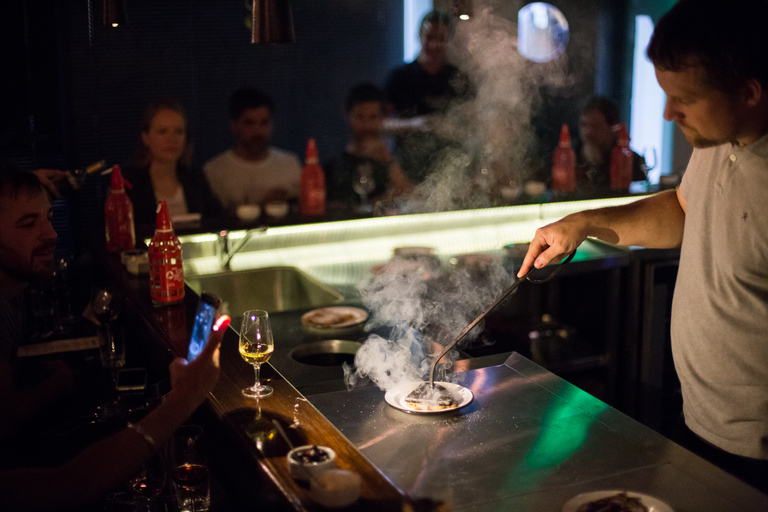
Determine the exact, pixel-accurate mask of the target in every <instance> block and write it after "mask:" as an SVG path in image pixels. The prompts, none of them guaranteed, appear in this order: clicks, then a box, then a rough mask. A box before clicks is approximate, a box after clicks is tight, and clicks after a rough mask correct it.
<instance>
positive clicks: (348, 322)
mask: <svg viewBox="0 0 768 512" xmlns="http://www.w3.org/2000/svg"><path fill="white" fill-rule="evenodd" d="M366 320H368V313H367V312H366V311H364V310H362V309H360V308H353V307H349V306H331V307H327V308H319V309H313V310H312V311H309V312H307V313H304V314H303V315H302V316H301V323H302V325H304V326H305V327H308V328H311V329H316V330H326V329H327V330H330V329H345V328H348V327H357V326H360V325H361V324H363V323H365V321H366Z"/></svg>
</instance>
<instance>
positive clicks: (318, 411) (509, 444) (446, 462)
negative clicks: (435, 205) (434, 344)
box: [113, 204, 768, 512]
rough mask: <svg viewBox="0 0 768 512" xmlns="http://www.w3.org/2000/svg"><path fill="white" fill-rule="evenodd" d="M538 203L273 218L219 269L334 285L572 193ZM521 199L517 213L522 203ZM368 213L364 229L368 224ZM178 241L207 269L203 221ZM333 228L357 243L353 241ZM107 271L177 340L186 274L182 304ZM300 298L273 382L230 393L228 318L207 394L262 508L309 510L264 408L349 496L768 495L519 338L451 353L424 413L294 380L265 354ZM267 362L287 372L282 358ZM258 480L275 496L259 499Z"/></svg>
mask: <svg viewBox="0 0 768 512" xmlns="http://www.w3.org/2000/svg"><path fill="white" fill-rule="evenodd" d="M549 206H550V207H551V209H550V210H547V211H544V210H542V209H540V207H538V206H537V207H533V208H531V207H524V208H521V209H513V210H512V211H510V210H505V211H504V212H480V213H479V214H477V215H476V217H482V218H484V219H485V221H484V223H483V225H482V229H481V228H480V226H476V227H475V226H474V224H475V223H476V217H475V219H473V217H472V216H471V215H470V216H467V215H466V212H454V213H451V214H447V215H446V216H444V217H442V218H441V219H437V220H435V221H434V223H433V224H434V225H433V226H432V227H433V228H434V229H432V232H431V233H430V236H431V238H425V236H424V234H423V233H424V231H429V229H428V228H429V223H430V222H432V217H423V218H420V219H405V218H404V219H391V218H384V219H367V220H364V221H361V222H359V223H356V222H351V223H341V224H343V225H342V226H341V227H337V226H331V227H330V228H327V227H326V226H323V225H321V224H318V225H317V226H313V227H306V226H296V227H286V229H285V230H283V231H279V230H276V231H278V232H277V233H274V236H272V237H270V236H267V237H254V240H253V244H255V247H254V246H251V247H249V246H248V245H246V250H247V251H248V252H244V254H242V255H239V256H236V257H235V259H233V267H234V269H233V270H234V272H233V277H234V278H237V275H238V271H247V270H248V269H253V268H259V267H260V266H270V265H276V264H286V263H288V262H290V263H292V264H294V265H296V266H297V267H299V268H302V269H304V270H306V271H308V272H311V273H312V275H313V276H315V277H316V278H318V279H320V280H322V281H324V282H326V283H328V284H331V285H333V286H336V287H339V288H342V287H345V286H346V287H349V286H350V285H351V284H354V280H355V279H357V278H359V275H361V272H367V271H368V269H369V268H370V265H371V264H372V263H376V262H378V261H381V260H380V259H381V258H386V257H387V256H388V255H389V253H390V251H391V247H392V245H393V244H397V245H402V244H407V243H409V242H411V243H412V241H413V240H428V242H427V243H428V244H431V242H432V241H433V240H434V241H444V244H445V245H444V246H442V247H441V249H440V250H439V252H440V253H443V254H446V253H451V252H453V253H462V252H471V251H483V250H488V248H489V247H491V248H496V249H497V250H498V248H499V247H501V246H502V245H503V244H505V243H510V241H511V242H513V243H522V242H523V241H524V240H526V237H528V238H527V239H528V240H529V239H530V236H531V235H532V232H533V231H534V230H535V228H536V227H537V226H538V225H541V224H543V223H546V222H549V221H551V220H552V219H554V218H557V217H560V216H561V215H563V214H565V213H568V212H569V211H573V210H574V209H579V208H580V207H581V208H583V207H584V206H585V205H573V204H562V205H549ZM588 206H590V207H591V206H593V205H588ZM534 210H535V211H534ZM531 211H534V213H533V218H530V217H526V215H530V213H531ZM499 213H500V216H498V217H494V214H499ZM521 215H522V216H521ZM483 216H484V217H483ZM406 217H410V216H406ZM414 217H416V216H414ZM510 219H517V220H516V221H515V220H510ZM408 220H410V221H412V224H408V222H407V221H408ZM372 222H373V223H374V224H375V225H376V226H377V227H378V228H380V231H377V232H373V233H372V232H371V225H372ZM441 222H442V223H444V224H442V225H441ZM425 224H426V225H427V226H426V227H425ZM454 228H458V229H463V230H464V231H459V232H457V233H461V234H462V235H463V234H465V233H467V232H469V233H472V234H473V235H474V238H472V237H464V238H462V239H461V240H457V239H456V238H455V237H454V236H451V235H452V234H453V233H454V231H451V230H452V229H454ZM326 229H327V231H326ZM243 236H248V235H247V234H244V235H243ZM187 242H188V243H185V259H187V260H188V261H185V271H187V270H189V271H190V275H195V274H198V275H204V274H206V273H215V272H217V271H218V272H221V269H217V261H218V258H217V257H216V255H215V254H214V253H213V251H212V247H213V245H214V244H215V235H194V236H191V237H189V238H188V239H187ZM462 243H463V244H464V245H462ZM345 244H346V245H345ZM349 244H359V246H361V247H368V249H369V251H368V252H367V253H366V254H365V255H362V256H358V255H355V254H353V253H352V252H351V251H350V250H348V248H349V247H350V246H349ZM467 244H468V245H467ZM414 245H415V244H414ZM599 252H601V254H603V255H604V256H601V258H604V259H602V260H601V261H596V262H589V261H587V262H585V263H584V265H587V266H592V267H595V268H601V267H602V266H605V265H608V266H616V265H625V264H627V262H628V261H629V260H628V259H627V258H628V256H626V253H624V252H621V251H620V252H619V254H614V253H613V252H611V250H609V249H600V250H599ZM606 255H607V256H606ZM302 258H304V259H302ZM339 258H342V259H343V258H346V260H347V263H346V264H345V265H343V269H344V270H343V271H341V272H340V271H339V266H338V265H336V264H335V262H336V261H337V260H338V259H339ZM371 258H373V259H371ZM187 262H189V263H190V266H189V267H187V266H186V264H187ZM303 262H305V263H306V265H308V266H304V265H303V264H302V263H303ZM311 264H314V266H312V265H311ZM230 272H232V271H230ZM113 274H114V276H115V279H116V280H117V281H119V282H120V283H122V287H123V289H124V292H125V294H126V296H127V297H128V299H129V301H130V302H131V303H132V304H133V306H134V307H135V308H136V309H137V310H138V311H139V312H140V313H141V315H142V316H143V318H144V319H145V320H146V325H147V327H148V329H149V331H150V333H151V335H152V337H153V338H154V339H155V340H156V342H157V343H158V345H159V346H161V347H162V348H163V350H165V351H166V353H167V355H168V359H170V357H171V356H175V355H184V354H185V353H186V347H187V342H188V333H189V332H191V326H192V323H193V316H194V312H195V308H196V306H197V295H196V294H195V293H194V292H193V291H192V289H190V288H189V287H188V288H187V295H186V297H185V300H184V304H183V305H181V306H174V307H166V308H154V307H152V305H151V302H150V300H149V290H148V279H147V278H146V277H136V276H132V275H130V274H127V273H126V272H125V271H123V270H122V268H120V266H119V264H117V265H113ZM347 299H349V297H347ZM356 305H359V304H356ZM300 314H301V311H286V312H283V313H281V314H276V315H275V316H274V318H275V319H276V322H275V326H276V332H275V337H276V339H277V340H282V341H281V342H280V341H278V344H277V346H276V351H277V352H280V357H278V355H277V354H276V355H275V357H274V358H273V360H272V361H271V362H270V364H267V365H264V366H263V367H262V381H268V383H269V385H270V386H272V387H273V388H274V389H275V392H274V394H273V395H271V396H269V397H266V398H263V399H261V400H254V399H249V398H246V397H244V396H243V395H242V394H241V389H242V388H244V387H246V386H250V385H251V384H252V383H253V380H254V373H253V369H252V368H251V366H250V365H248V364H246V363H245V362H244V361H243V360H242V359H241V357H240V355H239V353H238V347H237V345H238V334H237V332H236V331H235V328H236V327H237V325H239V321H236V322H233V326H232V327H231V328H230V329H229V331H228V332H227V334H226V335H225V337H224V341H223V343H222V349H221V367H222V372H221V377H220V380H219V383H218V385H217V387H216V388H215V390H214V392H213V393H212V395H211V397H210V399H209V400H208V404H207V405H208V409H209V410H210V411H211V413H212V415H213V416H214V417H215V420H216V422H217V423H218V425H220V426H221V428H222V432H223V433H224V435H225V436H226V437H227V438H228V439H229V440H231V441H232V442H231V447H230V449H231V450H232V451H231V452H229V453H224V452H223V453H221V454H219V458H220V459H221V460H222V461H223V462H224V464H225V465H227V464H228V460H229V459H228V457H232V460H233V461H234V460H235V459H237V460H238V461H239V462H237V464H238V465H239V466H238V468H237V470H236V471H237V472H238V473H239V477H240V479H239V481H240V482H245V483H244V484H243V483H240V484H239V485H240V486H241V487H243V489H242V492H243V493H244V495H245V496H246V499H250V500H253V501H254V503H256V502H257V501H260V502H262V503H265V504H266V503H267V502H268V503H269V504H270V506H271V507H272V508H269V507H267V509H270V510H271V509H276V510H300V511H303V510H309V511H313V510H323V508H322V507H320V506H319V505H317V504H315V503H313V502H312V501H311V500H310V499H309V498H308V491H307V487H306V486H305V485H303V484H299V483H297V482H296V481H294V480H293V479H292V478H291V476H290V475H289V473H288V470H287V467H286V457H285V455H286V453H287V451H288V446H287V444H286V443H285V442H284V441H282V440H281V439H280V437H279V436H278V435H277V432H276V431H275V429H274V427H273V426H272V420H273V419H277V420H278V421H280V423H281V424H282V425H283V427H285V429H286V430H287V432H288V435H289V437H291V439H292V441H293V442H294V444H296V445H298V444H319V445H325V446H329V447H331V448H333V449H334V450H335V451H336V452H337V454H338V465H339V467H341V468H344V469H350V470H352V471H355V472H357V473H359V474H360V475H361V476H362V478H363V486H362V498H361V499H360V500H358V502H357V503H356V504H354V505H352V506H351V507H350V508H349V509H350V510H383V511H389V510H403V509H404V506H405V505H406V504H412V505H413V504H414V503H416V500H418V499H422V498H428V499H430V500H436V501H437V502H440V501H444V502H445V503H447V504H448V505H449V506H450V507H451V509H452V510H467V511H470V510H471V511H481V510H483V511H485V510H520V511H528V510H531V511H539V510H541V511H544V510H546V511H559V510H561V509H562V506H563V504H564V503H565V502H566V501H567V500H568V499H570V498H572V497H574V496H575V495H578V494H580V493H583V492H587V491H593V490H602V489H619V490H622V489H626V490H631V491H637V492H645V493H647V494H649V495H653V496H656V497H657V498H659V499H661V500H663V501H664V502H666V503H668V504H669V505H670V506H671V507H673V509H674V510H675V512H686V511H690V512H693V511H700V510H718V511H720V510H722V511H730V510H734V511H735V510H768V496H766V495H764V494H762V493H760V492H759V491H756V490H754V489H753V488H751V487H749V486H747V485H746V484H744V483H742V482H741V481H739V480H737V479H736V478H733V477H731V476H729V475H728V474H726V473H725V472H723V471H721V470H719V469H718V468H716V467H714V466H712V465H711V464H709V463H707V462H706V461H704V460H703V459H700V458H699V457H697V456H695V455H693V454H691V453H690V452H688V451H686V450H684V449H683V448H681V447H680V446H678V445H676V444H674V443H672V442H670V441H668V440H666V439H665V438H663V437H662V436H660V435H658V434H656V433H655V432H653V431H651V430H650V429H648V428H646V427H644V426H643V425H641V424H640V423H638V422H637V421H635V420H632V419H631V418H629V417H627V416H625V415H624V414H622V413H621V412H619V411H618V410H616V409H614V408H612V407H610V406H608V405H607V404H605V403H603V402H601V401H600V400H597V399H596V398H594V397H592V396H591V395H589V394H587V393H586V392H584V391H581V390H580V389H578V388H577V387H575V386H573V385H571V384H569V383H568V382H566V381H564V380H563V379H561V378H559V377H557V376H555V375H553V374H552V373H550V372H549V371H547V370H546V369H544V368H542V367H540V366H537V365H536V364H534V363H532V362H531V361H530V360H528V359H526V358H525V357H523V356H521V355H520V354H516V353H513V354H511V355H509V357H508V359H506V360H499V357H498V356H497V357H485V358H483V357H478V358H475V359H469V360H464V361H460V362H459V365H458V371H462V372H464V375H463V376H464V378H465V383H466V385H467V386H468V387H470V389H472V391H473V392H474V394H475V400H474V402H473V403H472V404H470V405H469V406H467V407H466V408H464V409H461V410H460V411H456V412H453V413H449V414H446V415H439V416H437V417H434V418H433V417H424V416H413V415H409V414H406V413H403V412H401V411H398V410H395V409H394V408H392V407H390V406H388V405H387V404H386V403H385V402H384V392H383V391H381V390H379V389H378V388H376V387H373V386H367V387H363V388H359V389H355V390H353V391H346V390H339V387H338V379H337V380H336V381H335V382H333V383H331V385H329V386H322V385H320V386H310V385H309V384H311V382H310V380H311V379H310V380H302V378H300V377H295V378H294V380H296V381H297V382H300V385H299V386H296V385H295V384H294V382H292V381H291V377H290V376H288V374H286V375H281V373H280V369H281V366H280V365H281V364H283V363H284V362H285V361H287V360H288V358H287V353H288V351H289V349H290V347H291V346H295V345H297V344H301V343H302V342H303V341H304V340H306V338H305V337H303V334H302V333H301V330H300V326H299V325H298V321H299V318H300ZM281 351H282V352H285V353H282V352H281ZM506 356H507V354H505V356H504V357H506ZM281 361H282V362H281ZM276 368H277V369H276ZM283 368H285V369H286V370H288V371H289V373H291V372H292V371H294V368H295V365H293V366H291V365H288V364H284V365H283ZM334 370H336V369H334ZM339 370H340V369H339ZM291 375H292V374H291ZM326 377H327V375H326V376H325V377H324V378H326ZM297 387H299V388H300V389H301V390H302V391H303V393H304V394H306V396H304V395H303V394H302V392H300V391H298V390H297ZM242 460H245V462H244V463H243V462H242ZM232 464H235V462H232ZM249 481H253V482H257V481H266V482H268V486H269V489H263V488H258V489H256V488H254V489H248V488H247V487H248V482H249ZM267 491H268V493H269V494H273V495H274V496H276V497H277V499H275V500H272V501H269V500H266V501H265V493H266V492H267Z"/></svg>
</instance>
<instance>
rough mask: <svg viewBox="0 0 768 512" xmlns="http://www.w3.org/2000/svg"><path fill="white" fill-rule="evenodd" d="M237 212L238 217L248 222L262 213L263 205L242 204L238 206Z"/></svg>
mask: <svg viewBox="0 0 768 512" xmlns="http://www.w3.org/2000/svg"><path fill="white" fill-rule="evenodd" d="M235 213H236V214H237V218H238V219H240V220H242V221H245V222H248V221H252V220H256V219H258V218H259V216H260V215H261V206H259V205H257V204H241V205H240V206H238V207H237V210H235Z"/></svg>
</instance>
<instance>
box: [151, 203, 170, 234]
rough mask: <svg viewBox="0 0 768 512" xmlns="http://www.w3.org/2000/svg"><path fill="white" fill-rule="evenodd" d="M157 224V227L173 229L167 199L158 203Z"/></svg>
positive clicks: (165, 229) (166, 229)
mask: <svg viewBox="0 0 768 512" xmlns="http://www.w3.org/2000/svg"><path fill="white" fill-rule="evenodd" d="M155 226H156V227H157V229H160V230H163V231H170V230H172V229H173V222H171V215H170V214H169V213H168V206H167V205H166V204H165V201H160V202H159V203H157V219H156V223H155Z"/></svg>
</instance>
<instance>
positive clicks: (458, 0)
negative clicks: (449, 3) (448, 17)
mask: <svg viewBox="0 0 768 512" xmlns="http://www.w3.org/2000/svg"><path fill="white" fill-rule="evenodd" d="M453 15H454V16H456V17H457V18H459V19H460V20H464V21H466V20H468V19H469V18H471V17H472V16H473V15H474V9H473V7H472V0H453Z"/></svg>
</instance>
